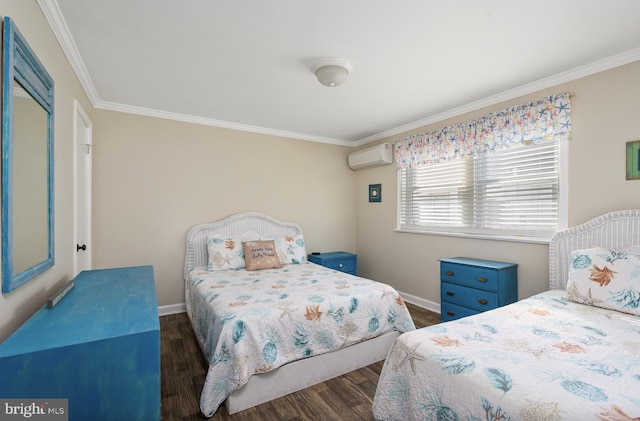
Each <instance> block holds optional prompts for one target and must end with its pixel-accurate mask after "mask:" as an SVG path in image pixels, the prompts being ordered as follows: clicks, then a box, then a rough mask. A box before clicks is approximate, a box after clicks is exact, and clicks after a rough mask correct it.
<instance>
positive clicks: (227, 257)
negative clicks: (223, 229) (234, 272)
mask: <svg viewBox="0 0 640 421" xmlns="http://www.w3.org/2000/svg"><path fill="white" fill-rule="evenodd" d="M242 241H243V238H242V237H219V236H212V237H209V238H208V239H207V253H208V254H209V260H208V264H207V270H208V271H210V272H212V271H218V270H228V269H241V268H243V267H245V262H244V250H243V249H242Z"/></svg>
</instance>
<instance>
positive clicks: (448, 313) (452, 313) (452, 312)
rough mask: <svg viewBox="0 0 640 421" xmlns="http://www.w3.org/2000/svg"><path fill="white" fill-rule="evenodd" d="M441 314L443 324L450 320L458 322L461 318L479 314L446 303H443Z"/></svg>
mask: <svg viewBox="0 0 640 421" xmlns="http://www.w3.org/2000/svg"><path fill="white" fill-rule="evenodd" d="M440 312H441V313H440V321H441V322H448V321H450V320H456V319H459V318H461V317H467V316H472V315H474V314H477V313H478V312H477V311H475V310H472V309H470V308H467V307H463V306H459V305H456V304H452V303H448V302H446V301H443V302H442V307H441V308H440Z"/></svg>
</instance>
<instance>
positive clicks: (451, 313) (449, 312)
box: [447, 311, 456, 316]
mask: <svg viewBox="0 0 640 421" xmlns="http://www.w3.org/2000/svg"><path fill="white" fill-rule="evenodd" d="M447 315H449V316H455V315H456V313H454V312H453V311H447Z"/></svg>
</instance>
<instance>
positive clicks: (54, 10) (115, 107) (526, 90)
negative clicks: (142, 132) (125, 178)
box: [37, 0, 640, 147]
mask: <svg viewBox="0 0 640 421" xmlns="http://www.w3.org/2000/svg"><path fill="white" fill-rule="evenodd" d="M37 2H38V5H39V6H40V8H41V9H42V12H43V13H44V15H45V17H46V19H47V21H48V22H49V25H50V26H51V28H52V29H53V32H54V34H55V36H56V38H57V39H58V42H59V43H60V45H61V47H62V49H63V51H64V53H65V55H66V56H67V59H68V60H69V62H70V63H71V67H72V68H73V70H74V71H75V73H76V75H77V77H78V79H79V80H80V84H81V85H82V87H83V88H84V90H85V92H86V94H87V96H88V97H89V100H90V101H91V104H92V105H93V106H94V107H95V108H99V109H104V110H111V111H118V112H124V113H131V114H137V115H144V116H148V117H157V118H162V119H169V120H177V121H182V122H187V123H194V124H201V125H205V126H214V127H220V128H226V129H232V130H240V131H246V132H251V133H258V134H265V135H271V136H278V137H286V138H291V139H297V140H306V141H310V142H320V143H329V144H334V145H341V146H352V147H358V146H362V145H365V144H367V143H371V142H375V141H377V140H381V139H385V138H388V137H391V136H395V135H398V134H401V133H404V132H408V131H411V130H415V129H418V128H420V127H424V126H427V125H429V124H434V123H437V122H440V121H443V120H446V119H449V118H453V117H457V116H459V115H462V114H465V113H468V112H472V111H476V110H479V109H482V108H485V107H489V106H492V105H494V104H498V103H500V102H504V101H509V100H511V99H514V98H517V97H520V96H523V95H528V94H531V93H534V92H537V91H541V90H544V89H547V88H550V87H553V86H556V85H559V84H562V83H566V82H571V81H573V80H576V79H580V78H582V77H585V76H590V75H593V74H596V73H600V72H603V71H605V70H610V69H613V68H615V67H620V66H623V65H625V64H629V63H633V62H635V61H638V60H640V48H635V49H632V50H629V51H625V52H623V53H620V54H616V55H614V56H611V57H607V58H604V59H601V60H597V61H595V62H592V63H589V64H586V65H584V66H580V67H577V68H574V69H571V70H568V71H565V72H562V73H558V74H556V75H553V76H549V77H546V78H543V79H539V80H537V81H534V82H531V83H527V84H525V85H522V86H519V87H516V88H513V89H509V90H507V91H504V92H501V93H499V94H496V95H492V96H489V97H486V98H482V99H480V100H478V101H473V102H470V103H468V104H465V105H462V106H460V107H455V108H452V109H450V110H446V111H443V112H440V113H437V114H433V115H430V116H428V117H425V118H423V119H420V120H416V121H414V122H411V123H407V124H404V125H402V126H398V127H395V128H392V129H389V130H386V131H383V132H380V133H377V134H374V135H371V136H368V137H365V138H362V139H359V140H356V141H349V140H345V139H335V138H326V137H322V136H314V135H309V134H304V133H295V132H288V131H282V130H274V129H269V128H265V127H259V126H251V125H247V124H239V123H232V122H229V121H222V120H215V119H209V118H204V117H196V116H191V115H186V114H179V113H173V112H167V111H160V110H154V109H149V108H144V107H137V106H131V105H125V104H117V103H112V102H105V101H102V100H100V97H99V95H98V93H97V91H96V89H95V87H94V85H93V82H92V81H91V78H90V77H89V73H88V72H87V69H86V67H85V65H84V62H83V61H82V57H81V56H80V54H79V52H78V48H77V46H76V44H75V42H74V41H73V38H72V37H71V34H70V32H69V28H68V26H67V24H66V22H65V20H64V18H63V17H62V13H61V12H60V8H59V7H58V3H57V1H56V0H37Z"/></svg>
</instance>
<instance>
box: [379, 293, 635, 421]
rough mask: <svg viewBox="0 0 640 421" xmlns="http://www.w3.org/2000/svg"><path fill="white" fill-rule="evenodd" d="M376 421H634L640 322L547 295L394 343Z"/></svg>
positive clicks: (411, 334)
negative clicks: (441, 420)
mask: <svg viewBox="0 0 640 421" xmlns="http://www.w3.org/2000/svg"><path fill="white" fill-rule="evenodd" d="M373 410H374V416H375V418H376V419H378V420H431V419H433V420H436V419H438V420H440V419H443V420H444V419H446V420H503V421H507V420H607V421H613V420H619V421H622V420H640V418H639V417H640V318H639V317H638V316H633V315H629V314H625V313H621V312H617V311H613V310H607V309H601V308H597V307H592V306H587V305H583V304H579V303H575V302H571V301H568V300H567V299H566V292H565V291H560V290H554V291H547V292H544V293H542V294H538V295H536V296H533V297H531V298H529V299H526V300H522V301H519V302H517V303H514V304H511V305H508V306H505V307H501V308H498V309H495V310H491V311H487V312H485V313H480V314H477V315H474V316H470V317H466V318H462V319H458V320H455V321H452V322H448V323H442V324H439V325H434V326H430V327H427V328H423V329H419V330H415V331H413V332H409V333H405V334H402V335H400V336H399V337H398V338H397V339H396V341H395V343H394V345H393V347H392V349H391V351H390V352H389V355H388V357H387V359H386V361H385V364H384V367H383V369H382V373H381V375H380V381H379V383H378V387H377V390H376V395H375V398H374V403H373Z"/></svg>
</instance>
